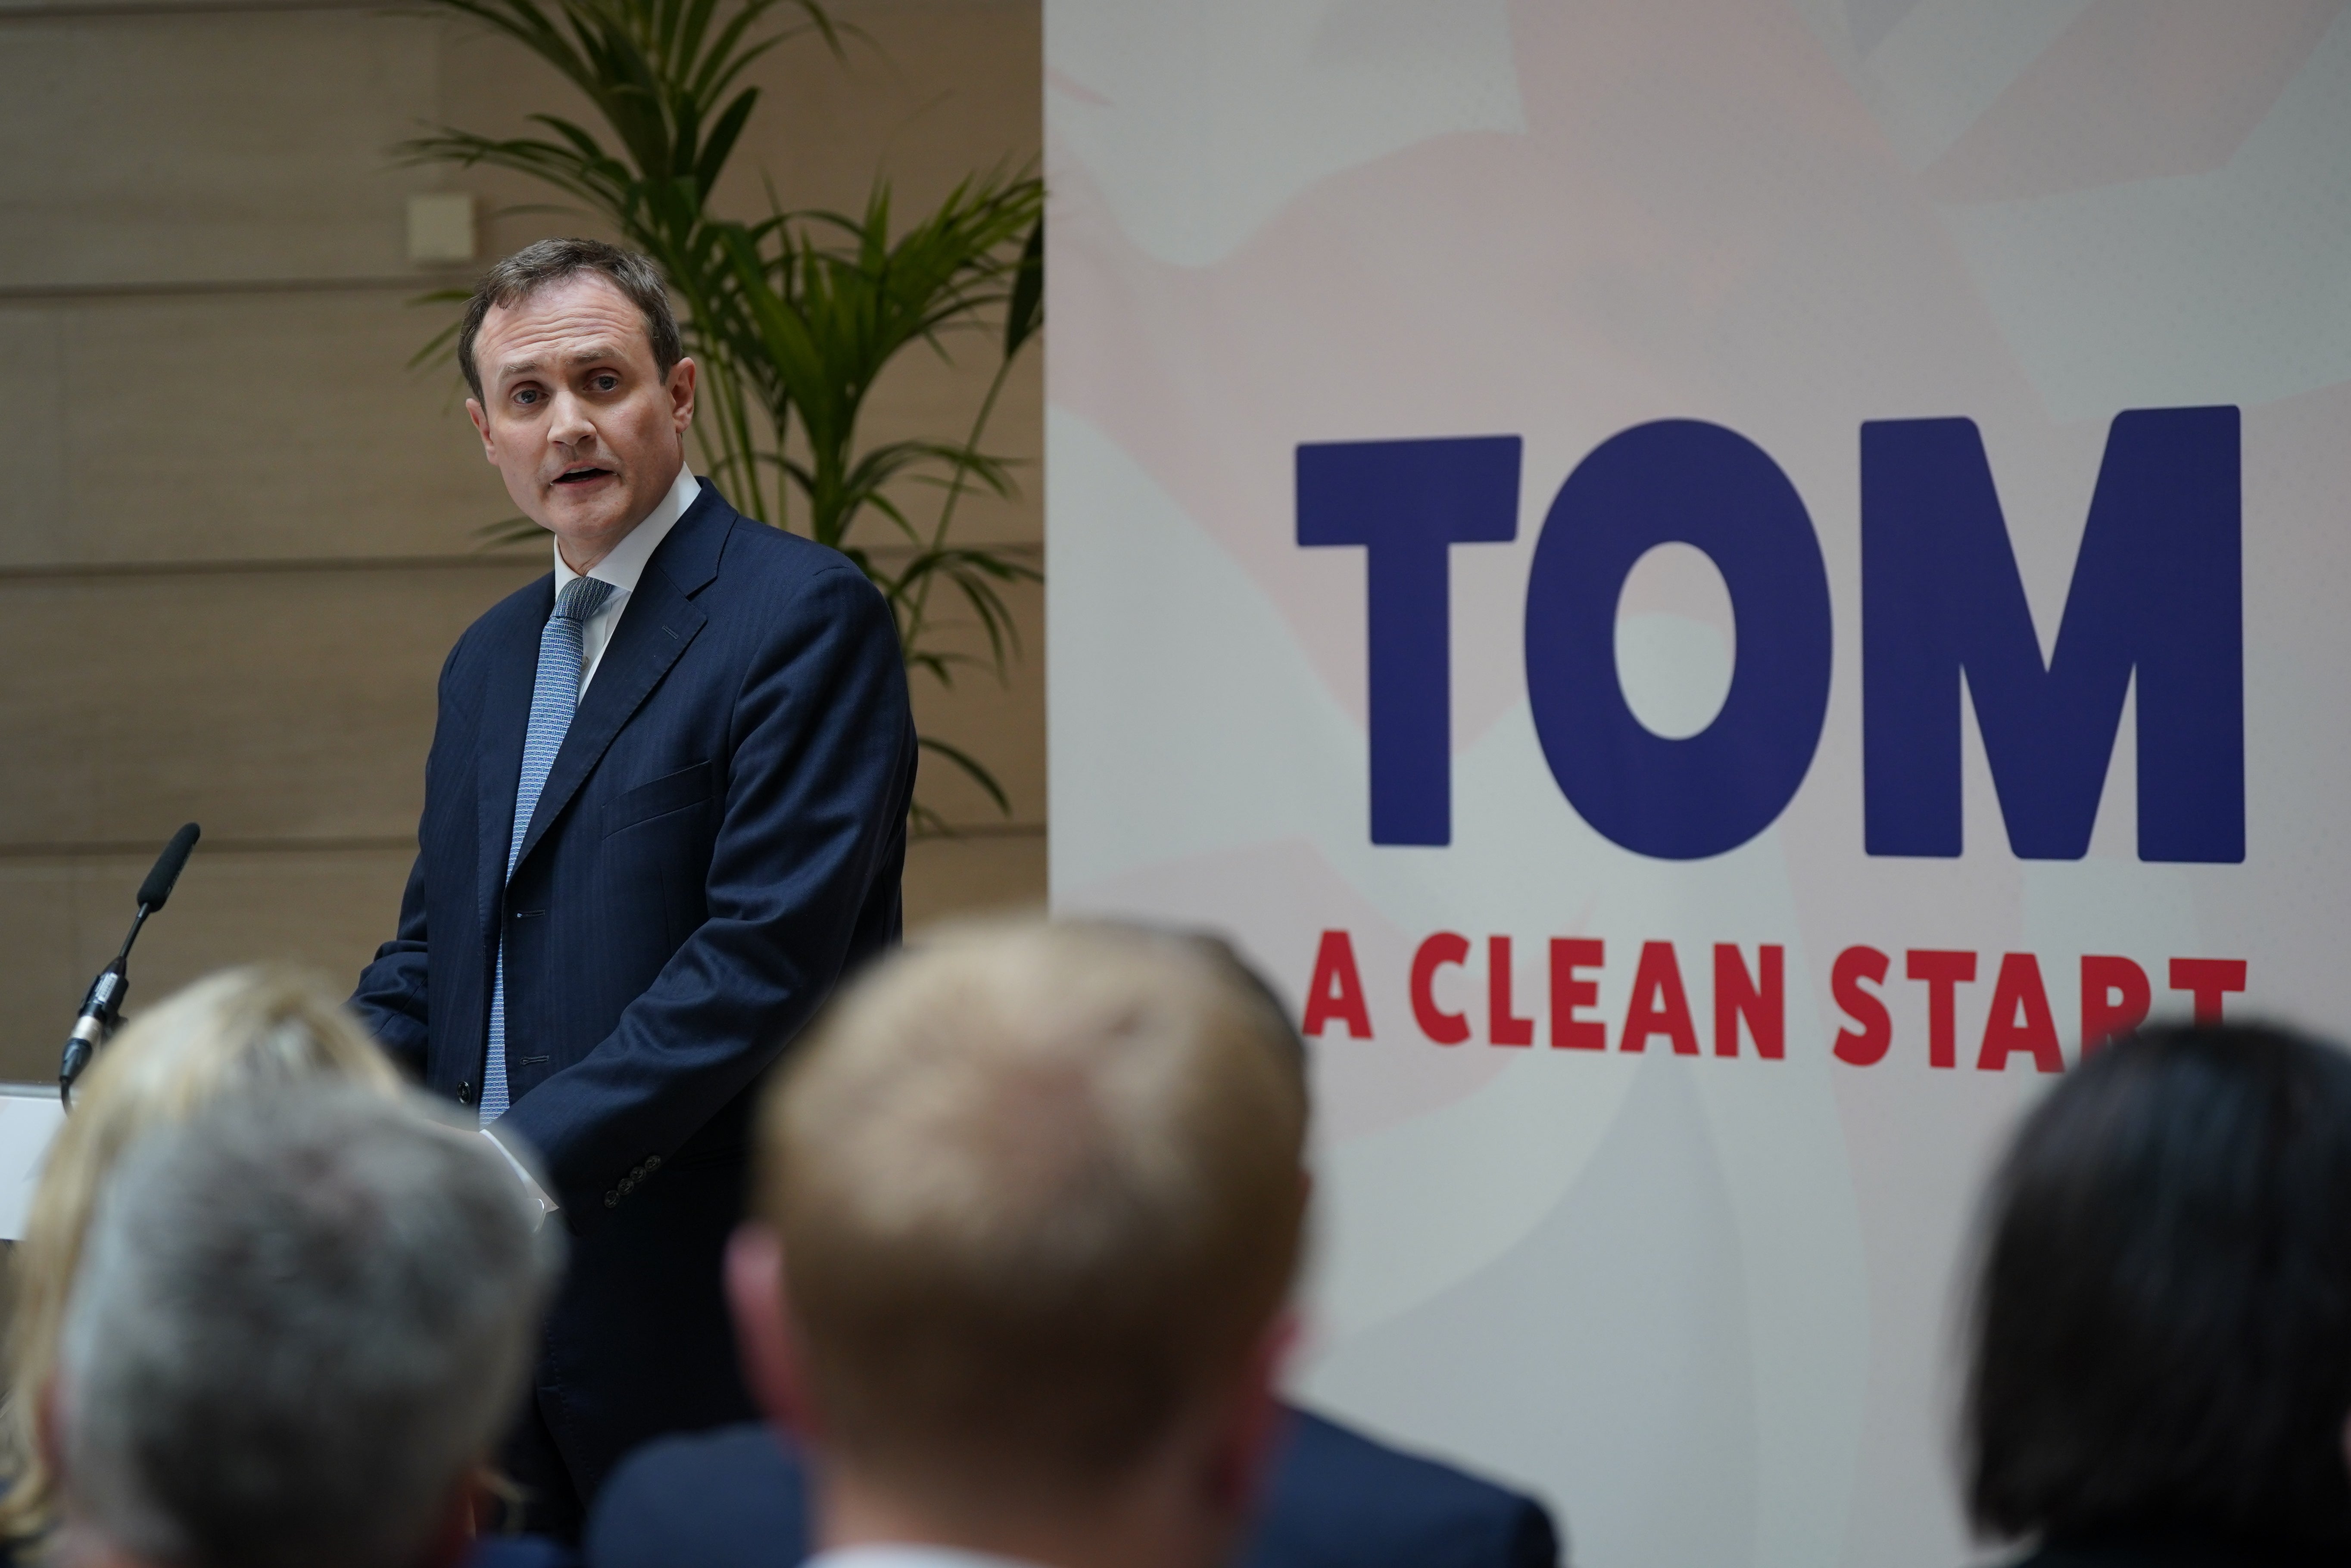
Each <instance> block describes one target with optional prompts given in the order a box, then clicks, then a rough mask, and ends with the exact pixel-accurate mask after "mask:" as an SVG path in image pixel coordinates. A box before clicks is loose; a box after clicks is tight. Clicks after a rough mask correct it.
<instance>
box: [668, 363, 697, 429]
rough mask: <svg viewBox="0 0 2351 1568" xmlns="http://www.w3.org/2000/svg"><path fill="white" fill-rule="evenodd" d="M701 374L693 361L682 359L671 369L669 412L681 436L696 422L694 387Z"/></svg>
mask: <svg viewBox="0 0 2351 1568" xmlns="http://www.w3.org/2000/svg"><path fill="white" fill-rule="evenodd" d="M701 373H702V372H701V371H700V369H698V368H696V366H695V363H694V361H693V360H691V359H680V360H679V361H678V362H677V363H676V364H674V365H672V366H671V367H670V368H669V411H670V417H671V418H672V419H673V420H674V421H676V422H677V433H678V434H680V435H684V433H685V427H686V426H688V425H690V424H692V423H693V422H694V386H695V379H696V378H697V377H699V376H700V375H701Z"/></svg>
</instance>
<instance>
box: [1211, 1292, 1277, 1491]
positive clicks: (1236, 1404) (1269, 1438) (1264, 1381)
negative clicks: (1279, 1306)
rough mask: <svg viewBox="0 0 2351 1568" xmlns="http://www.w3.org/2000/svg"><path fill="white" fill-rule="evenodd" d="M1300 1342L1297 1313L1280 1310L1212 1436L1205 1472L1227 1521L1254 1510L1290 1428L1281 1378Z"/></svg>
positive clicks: (1253, 1350)
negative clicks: (1213, 1442) (1284, 1406)
mask: <svg viewBox="0 0 2351 1568" xmlns="http://www.w3.org/2000/svg"><path fill="white" fill-rule="evenodd" d="M1297 1344H1298V1314H1296V1313H1295V1312H1294V1311H1292V1310H1290V1309H1289V1308H1284V1309H1283V1310H1282V1312H1281V1314H1280V1316H1278V1317H1276V1318H1275V1319H1274V1320H1273V1322H1272V1323H1271V1324H1269V1325H1268V1326H1267V1328H1266V1331H1265V1333H1264V1334H1261V1335H1259V1338H1258V1342H1257V1344H1256V1345H1254V1346H1252V1347H1251V1348H1250V1350H1249V1360H1248V1361H1247V1362H1246V1363H1245V1364H1244V1365H1243V1366H1242V1367H1241V1374H1240V1377H1239V1379H1238V1381H1237V1382H1236V1384H1235V1385H1234V1387H1233V1398H1232V1401H1231V1403H1230V1404H1229V1405H1228V1407H1227V1408H1226V1410H1225V1414H1224V1420H1223V1427H1222V1429H1221V1430H1219V1431H1218V1432H1217V1437H1216V1444H1215V1448H1214V1449H1213V1451H1212V1453H1211V1456H1210V1460H1209V1467H1208V1472H1207V1483H1208V1489H1209V1497H1210V1501H1212V1502H1213V1503H1214V1504H1215V1506H1216V1507H1217V1510H1218V1511H1221V1512H1224V1513H1226V1514H1227V1515H1228V1516H1229V1517H1234V1518H1238V1517H1243V1516H1246V1515H1248V1514H1249V1513H1253V1512H1254V1511H1256V1509H1257V1505H1258V1501H1259V1498H1261V1497H1262V1496H1263V1495H1264V1492H1265V1485H1266V1480H1267V1479H1268V1478H1269V1477H1270V1476H1271V1475H1272V1473H1273V1461H1274V1457H1275V1450H1276V1449H1277V1448H1278V1447H1279V1446H1280V1442H1281V1439H1282V1438H1283V1436H1284V1435H1285V1434H1284V1428H1285V1427H1286V1426H1287V1424H1288V1419H1287V1417H1288V1412H1287V1411H1285V1410H1284V1409H1283V1408H1282V1406H1281V1376H1282V1372H1283V1370H1284V1369H1285V1368H1286V1367H1287V1366H1288V1365H1289V1362H1290V1351H1291V1349H1292V1348H1293V1347H1295V1346H1296V1345H1297Z"/></svg>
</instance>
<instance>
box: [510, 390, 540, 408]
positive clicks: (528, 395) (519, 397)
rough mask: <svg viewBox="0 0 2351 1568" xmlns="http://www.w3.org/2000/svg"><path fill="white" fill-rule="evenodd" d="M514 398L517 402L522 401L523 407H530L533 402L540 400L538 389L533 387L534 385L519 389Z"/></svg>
mask: <svg viewBox="0 0 2351 1568" xmlns="http://www.w3.org/2000/svg"><path fill="white" fill-rule="evenodd" d="M514 400H515V401H516V402H517V403H520V404H521V405H522V406H523V407H525V408H528V407H530V406H531V405H532V404H533V403H536V402H538V389H536V388H533V387H525V388H523V389H521V390H519V391H517V392H516V393H515V395H514Z"/></svg>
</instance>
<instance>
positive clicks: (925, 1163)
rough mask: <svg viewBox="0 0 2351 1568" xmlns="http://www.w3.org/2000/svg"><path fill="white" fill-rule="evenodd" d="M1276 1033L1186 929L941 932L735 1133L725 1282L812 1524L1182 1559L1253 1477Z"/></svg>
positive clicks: (1287, 1212) (1239, 1514)
mask: <svg viewBox="0 0 2351 1568" xmlns="http://www.w3.org/2000/svg"><path fill="white" fill-rule="evenodd" d="M1306 1115H1307V1108H1306V1085H1305V1075H1304V1071H1303V1054H1302V1050H1301V1044H1300V1042H1299V1040H1298V1037H1297V1035H1296V1033H1295V1032H1294V1031H1293V1030H1292V1029H1291V1028H1290V1024H1289V1023H1288V1021H1287V1019H1286V1018H1285V1017H1284V1016H1283V1013H1282V1011H1281V1009H1280V1006H1279V1005H1278V1004H1277V1003H1276V1002H1274V1001H1273V1000H1272V998H1271V996H1270V993H1269V992H1267V991H1266V990H1265V989H1264V988H1263V986H1262V985H1261V984H1259V982H1258V981H1256V980H1255V978H1254V977H1253V976H1252V975H1250V974H1249V971H1247V970H1246V969H1245V968H1244V967H1243V966H1242V965H1241V964H1240V963H1239V961H1238V960H1237V959H1235V958H1234V957H1233V955H1232V954H1231V952H1230V951H1229V950H1227V949H1226V948H1224V947H1223V946H1222V945H1221V944H1219V943H1215V942H1210V941H1205V940H1198V939H1194V938H1186V937H1175V936H1165V935H1159V934H1155V933H1152V932H1148V931H1144V930H1142V929H1132V928H1126V927H1121V926H1114V925H1109V924H1079V923H1045V922H1021V923H1007V924H1001V925H989V926H975V927H971V928H967V929H960V930H956V931H951V932H948V933H946V934H944V935H941V936H939V937H937V938H936V939H935V940H931V941H928V942H926V943H925V944H924V945H923V946H921V947H920V948H919V949H915V950H909V951H907V952H906V953H904V955H902V956H900V957H898V958H895V959H893V960H892V961H889V962H887V963H885V964H883V965H882V966H880V967H879V968H878V969H876V970H875V971H872V972H871V973H870V974H869V975H868V976H867V977H866V978H865V979H864V980H863V981H861V982H859V983H858V984H856V985H855V986H853V987H852V988H851V989H850V991H849V992H848V993H847V994H846V995H845V996H844V997H843V998H842V1000H841V1002H839V1003H838V1004H836V1006H835V1007H834V1008H833V1009H832V1010H831V1012H830V1013H829V1014H828V1015H827V1017H826V1018H825V1020H824V1021H823V1023H822V1024H821V1025H820V1028H819V1029H818V1030H817V1031H816V1033H815V1034H814V1036H813V1037H812V1038H811V1039H810V1040H809V1041H808V1042H807V1043H806V1044H804V1045H802V1046H801V1047H799V1050H798V1051H797V1052H796V1053H795V1055H794V1057H793V1059H792V1061H791V1064H790V1065H789V1068H788V1070H787V1071H786V1072H785V1073H784V1075H782V1076H781V1077H780V1078H779V1079H778V1083H777V1085H776V1087H775V1088H774V1090H773V1091H771V1093H770V1095H769V1097H768V1100H767V1102H766V1105H765V1106H764V1108H763V1111H762V1117H761V1121H760V1124H759V1135H758V1136H759V1149H758V1162H759V1163H758V1175H757V1177H756V1180H755V1189H754V1196H753V1205H754V1210H755V1213H756V1215H757V1219H756V1220H754V1222H753V1223H752V1224H750V1225H748V1226H747V1227H746V1228H745V1230H744V1231H743V1232H742V1233H741V1234H739V1235H738V1236H737V1241H736V1245H735V1247H734V1249H733V1251H732V1252H731V1254H730V1257H729V1285H730V1290H731V1292H732V1294H733V1297H734V1301H735V1305H736V1312H737V1321H738V1324H739V1325H740V1328H741V1334H742V1339H743V1342H744V1348H745V1352H746V1361H747V1366H749V1367H750V1369H751V1372H752V1376H753V1381H754V1386H755V1389H756V1391H757V1392H758V1394H759V1395H760V1397H761V1398H762V1402H763V1403H764V1404H766V1405H767V1406H768V1408H769V1409H770V1410H771V1411H774V1412H776V1413H777V1414H778V1415H780V1416H781V1417H784V1418H785V1419H786V1420H787V1422H788V1423H789V1424H790V1425H791V1426H792V1427H793V1428H795V1429H796V1430H797V1431H798V1433H799V1435H800V1437H801V1438H803V1440H804V1441H805V1442H806V1443H807V1444H808V1446H809V1447H810V1449H811V1451H812V1455H813V1458H814V1459H815V1461H816V1465H817V1471H818V1475H819V1477H820V1490H819V1493H818V1497H819V1501H820V1510H819V1511H820V1519H821V1521H822V1529H823V1535H824V1539H825V1541H826V1542H827V1543H828V1544H831V1545H845V1544H852V1543H854V1542H858V1541H861V1540H862V1541H879V1540H893V1539H895V1540H906V1539H914V1540H924V1541H930V1542H937V1543H942V1544H947V1545H955V1546H962V1547H966V1548H968V1549H973V1550H979V1551H987V1552H995V1553H997V1554H998V1555H1002V1556H1006V1557H1011V1558H1022V1557H1028V1558H1031V1559H1033V1560H1037V1561H1049V1562H1052V1563H1069V1564H1081V1563H1089V1562H1094V1561H1121V1562H1125V1563H1203V1562H1212V1561H1216V1560H1217V1559H1218V1558H1220V1557H1221V1556H1222V1555H1223V1554H1224V1553H1225V1552H1228V1550H1229V1548H1230V1545H1231V1542H1232V1541H1233V1540H1234V1538H1235V1536H1236V1533H1237V1532H1238V1528H1239V1526H1240V1525H1241V1523H1242V1522H1243V1521H1245V1519H1246V1517H1247V1514H1248V1511H1249V1508H1250V1507H1251V1506H1252V1504H1253V1503H1254V1501H1255V1492H1256V1488H1257V1485H1258V1482H1259V1476H1260V1474H1261V1472H1262V1467H1263V1465H1264V1463H1265V1459H1266V1454H1265V1449H1266V1448H1267V1445H1268V1442H1269V1438H1270V1434H1271V1432H1272V1429H1273V1423H1274V1419H1275V1411H1276V1407H1275V1405H1274V1403H1273V1394H1272V1380H1273V1376H1274V1374H1275V1372H1276V1371H1277V1369H1278V1367H1277V1363H1278V1361H1279V1359H1280V1355H1281V1352H1282V1349H1283V1347H1284V1345H1285V1344H1286V1341H1287V1338H1288V1334H1289V1318H1288V1314H1287V1311H1286V1303H1287V1299H1288V1295H1289V1292H1290V1285H1291V1281H1292V1276H1293V1274H1294V1272H1295V1270H1296V1267H1297V1263H1298V1258H1299V1252H1300V1248H1301V1236H1302V1230H1303V1222H1304V1213H1305V1203H1306V1179H1305V1176H1304V1172H1303V1165H1302V1145H1303V1140H1304V1134H1305V1128H1306Z"/></svg>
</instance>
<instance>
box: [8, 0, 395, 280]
mask: <svg viewBox="0 0 2351 1568" xmlns="http://www.w3.org/2000/svg"><path fill="white" fill-rule="evenodd" d="M0 29H5V32H0V146H5V147H7V148H10V149H12V150H15V152H14V154H13V155H12V156H10V157H9V158H7V159H5V161H0V212H5V213H7V214H8V222H7V223H5V224H0V286H15V287H27V286H50V287H55V286H74V287H78V286H89V285H92V284H122V283H149V282H187V281H191V280H199V279H201V280H218V279H252V278H271V279H277V278H315V277H346V276H355V275H385V274H405V273H408V272H411V271H413V270H414V269H413V268H412V267H411V265H409V262H408V259H407V237H406V234H407V231H406V223H407V209H406V204H405V197H404V193H405V192H408V191H412V190H429V189H432V188H434V183H435V181H436V178H437V177H436V176H435V175H434V174H432V173H430V172H429V171H414V170H411V171H392V170H391V169H390V168H389V167H388V165H389V164H390V163H391V161H392V159H391V152H390V149H391V147H392V143H393V142H395V141H396V140H400V139H401V138H402V137H406V136H410V135H413V134H414V132H415V128H416V122H417V121H418V120H419V119H423V118H427V117H429V116H430V115H431V114H432V112H433V105H434V102H435V100H436V98H437V91H436V84H435V82H434V67H435V64H436V53H435V47H436V45H437V42H438V39H437V36H436V35H435V33H434V30H433V25H432V24H429V23H423V22H419V21H416V20H413V19H410V18H406V17H400V16H387V15H383V14H381V13H379V12H373V11H367V10H356V9H354V10H340V11H302V12H277V13H245V14H226V15H222V14H214V15H210V16H168V15H166V16H155V15H148V16H91V17H46V18H40V19H26V18H13V19H12V18H6V17H5V16H0ZM26 150H37V155H36V156H26V155H25V151H26Z"/></svg>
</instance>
